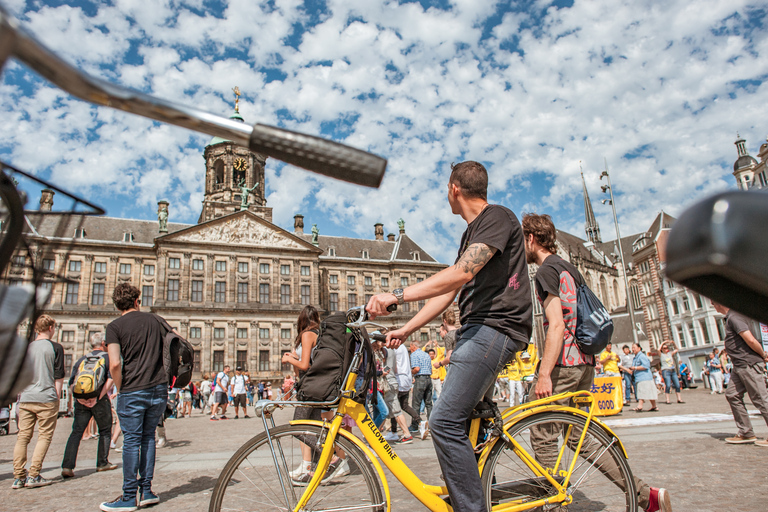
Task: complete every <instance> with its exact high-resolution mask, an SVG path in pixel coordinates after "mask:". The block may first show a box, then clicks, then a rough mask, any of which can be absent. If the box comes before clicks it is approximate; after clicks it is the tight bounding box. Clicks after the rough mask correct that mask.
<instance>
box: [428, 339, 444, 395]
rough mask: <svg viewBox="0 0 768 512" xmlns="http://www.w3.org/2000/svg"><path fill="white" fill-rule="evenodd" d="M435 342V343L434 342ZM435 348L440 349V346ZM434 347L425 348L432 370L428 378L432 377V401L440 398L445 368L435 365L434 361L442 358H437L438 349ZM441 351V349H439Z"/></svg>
mask: <svg viewBox="0 0 768 512" xmlns="http://www.w3.org/2000/svg"><path fill="white" fill-rule="evenodd" d="M435 344H436V343H435ZM437 349H440V347H437ZM437 349H435V348H430V349H429V350H427V354H428V355H429V360H430V361H431V364H430V369H431V370H432V375H430V378H431V379H432V394H433V400H432V401H433V402H436V401H437V399H438V398H440V392H441V391H442V390H443V380H444V379H445V368H441V367H439V366H438V367H435V366H434V364H435V361H439V360H441V359H442V357H441V358H440V359H438V356H437V352H438V350H437ZM440 351H441V352H442V349H440Z"/></svg>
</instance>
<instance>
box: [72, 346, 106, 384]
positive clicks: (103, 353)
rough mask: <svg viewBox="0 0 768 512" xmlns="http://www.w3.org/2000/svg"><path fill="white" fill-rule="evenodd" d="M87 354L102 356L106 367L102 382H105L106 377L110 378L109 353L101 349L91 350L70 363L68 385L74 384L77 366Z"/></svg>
mask: <svg viewBox="0 0 768 512" xmlns="http://www.w3.org/2000/svg"><path fill="white" fill-rule="evenodd" d="M88 356H101V357H103V358H104V364H105V365H106V368H107V376H106V378H105V379H104V382H105V383H106V381H107V379H111V378H112V375H111V374H110V373H109V354H107V353H106V352H104V351H103V350H92V351H91V353H90V354H88V355H87V356H83V357H81V358H80V359H78V360H77V361H75V364H73V365H72V373H71V374H70V376H69V387H72V386H73V385H74V384H75V377H77V368H78V366H80V363H82V362H83V360H84V359H85V358H86V357H88Z"/></svg>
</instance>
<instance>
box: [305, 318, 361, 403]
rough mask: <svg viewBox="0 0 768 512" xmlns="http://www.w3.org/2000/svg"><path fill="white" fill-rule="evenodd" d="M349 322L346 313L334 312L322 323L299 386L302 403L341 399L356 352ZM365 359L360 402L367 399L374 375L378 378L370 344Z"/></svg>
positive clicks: (358, 396)
mask: <svg viewBox="0 0 768 512" xmlns="http://www.w3.org/2000/svg"><path fill="white" fill-rule="evenodd" d="M346 322H347V317H346V314H345V313H334V314H332V315H330V316H329V317H328V318H326V319H325V320H323V322H322V323H321V324H320V333H319V334H318V336H317V344H316V345H315V348H314V349H313V350H312V356H311V360H310V366H309V369H308V370H307V372H306V373H305V374H304V375H303V376H302V377H301V379H299V381H298V382H297V384H296V390H297V398H298V399H299V401H302V402H330V401H333V400H335V399H336V398H337V397H338V396H339V392H340V391H341V388H342V386H343V385H344V377H346V375H347V371H348V370H349V367H350V365H351V364H352V359H353V358H354V355H355V349H356V346H355V339H354V336H353V335H352V333H351V332H350V331H349V330H348V329H347V326H346ZM363 332H365V330H363ZM365 357H366V362H367V365H366V369H365V372H364V376H363V377H364V378H363V381H364V383H363V386H361V388H362V389H358V390H356V391H357V392H356V394H355V397H354V398H355V400H358V401H359V400H360V399H361V397H362V398H364V397H365V394H366V391H367V388H368V386H369V384H370V380H371V376H372V375H375V366H374V362H373V352H372V351H371V348H370V344H366V347H365ZM371 368H373V370H371Z"/></svg>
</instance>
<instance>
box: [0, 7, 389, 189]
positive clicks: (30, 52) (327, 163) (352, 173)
mask: <svg viewBox="0 0 768 512" xmlns="http://www.w3.org/2000/svg"><path fill="white" fill-rule="evenodd" d="M9 57H16V58H17V59H18V60H20V61H21V62H24V63H25V64H27V65H28V66H29V67H30V68H32V69H33V70H35V71H36V72H37V73H39V74H40V75H41V76H42V77H44V78H46V79H47V80H49V81H50V82H51V83H53V84H54V85H56V86H58V87H59V88H61V89H62V90H64V91H66V92H68V93H70V94H71V95H73V96H76V97H78V98H80V99H82V100H85V101H87V102H89V103H93V104H95V105H101V106H105V107H110V108H114V109H117V110H123V111H125V112H130V113H132V114H137V115H140V116H142V117H146V118H149V119H154V120H156V121H160V122H163V123H168V124H172V125H175V126H180V127H183V128H188V129H190V130H194V131H197V132H201V133H206V134H208V135H212V136H217V137H221V138H224V139H227V140H231V141H233V142H234V143H236V144H240V145H242V146H248V147H249V148H250V149H251V150H252V151H255V152H257V153H262V154H264V155H267V156H271V157H273V158H276V159H278V160H282V161H284V162H287V163H290V164H293V165H296V166H298V167H302V168H304V169H307V170H309V171H313V172H316V173H318V174H323V175H325V176H329V177H331V178H336V179H340V180H343V181H348V182H350V183H355V184H358V185H365V186H368V187H378V186H379V185H380V184H381V180H382V179H383V178H384V171H385V170H386V167H387V160H386V159H384V158H381V157H380V156H377V155H374V154H372V153H368V152H366V151H362V150H359V149H355V148H352V147H350V146H346V145H344V144H339V143H338V142H333V141H330V140H325V139H322V138H319V137H314V136H312V135H306V134H303V133H298V132H293V131H290V130H285V129H282V128H277V127H274V126H267V125H263V124H258V123H257V124H255V125H254V126H252V127H251V126H248V125H246V124H244V123H240V122H238V121H233V120H231V119H225V118H223V117H220V116H216V115H214V114H211V113H208V112H204V111H202V110H198V109H195V108H191V107H186V106H183V105H177V104H174V103H172V102H169V101H165V100H161V99H158V98H154V97H152V96H149V95H147V94H143V93H140V92H138V91H134V90H132V89H129V88H127V87H122V86H119V85H115V84H113V83H110V82H107V81H106V80H102V79H100V78H96V77H93V76H90V75H88V74H86V73H84V72H82V71H80V70H79V69H77V68H75V67H74V66H72V65H70V64H69V63H67V62H65V61H64V60H63V59H61V58H60V57H58V56H57V55H56V54H55V53H53V52H52V51H50V50H49V49H48V48H46V47H45V46H44V45H43V44H42V43H40V42H39V41H37V40H36V39H35V38H34V37H33V36H32V35H30V34H29V33H27V32H26V31H25V30H24V29H23V28H21V27H20V26H19V23H18V21H17V20H16V19H15V18H13V17H12V16H10V15H9V14H8V13H7V12H5V10H4V9H3V8H2V6H0V69H2V66H3V65H4V64H5V61H6V60H7V59H8V58H9Z"/></svg>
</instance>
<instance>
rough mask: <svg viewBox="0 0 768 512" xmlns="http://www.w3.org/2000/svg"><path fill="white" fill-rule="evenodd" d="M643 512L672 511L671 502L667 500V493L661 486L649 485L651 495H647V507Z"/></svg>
mask: <svg viewBox="0 0 768 512" xmlns="http://www.w3.org/2000/svg"><path fill="white" fill-rule="evenodd" d="M645 512H672V503H671V502H670V501H669V493H668V492H667V490H666V489H664V488H663V487H660V488H659V487H651V495H650V496H649V497H648V508H646V509H645Z"/></svg>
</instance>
